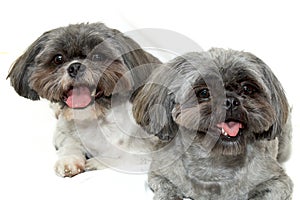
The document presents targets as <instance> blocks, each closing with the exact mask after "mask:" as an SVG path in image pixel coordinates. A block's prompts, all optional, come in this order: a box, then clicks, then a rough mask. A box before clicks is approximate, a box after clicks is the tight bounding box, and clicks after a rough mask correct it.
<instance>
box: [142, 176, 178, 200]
mask: <svg viewBox="0 0 300 200" xmlns="http://www.w3.org/2000/svg"><path fill="white" fill-rule="evenodd" d="M148 180H149V185H150V188H151V189H152V190H153V191H154V197H153V200H183V197H182V195H181V194H178V192H177V191H179V190H178V189H177V187H176V186H175V185H173V184H172V183H171V182H170V181H169V180H168V179H166V178H164V177H163V176H160V175H158V174H155V173H154V172H151V173H150V174H149V178H148Z"/></svg>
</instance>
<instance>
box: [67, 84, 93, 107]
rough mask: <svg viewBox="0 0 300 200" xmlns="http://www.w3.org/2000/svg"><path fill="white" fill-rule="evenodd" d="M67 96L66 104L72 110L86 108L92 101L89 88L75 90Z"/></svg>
mask: <svg viewBox="0 0 300 200" xmlns="http://www.w3.org/2000/svg"><path fill="white" fill-rule="evenodd" d="M67 95H68V98H67V100H66V104H67V105H68V106H69V107H70V108H84V107H86V106H88V105H89V104H90V103H91V101H92V98H91V92H90V89H89V88H87V87H76V88H73V89H72V90H70V91H69V92H68V94H67Z"/></svg>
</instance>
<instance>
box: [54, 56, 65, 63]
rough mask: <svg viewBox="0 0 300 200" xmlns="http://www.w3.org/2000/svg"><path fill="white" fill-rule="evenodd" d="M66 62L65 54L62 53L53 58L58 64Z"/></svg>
mask: <svg viewBox="0 0 300 200" xmlns="http://www.w3.org/2000/svg"><path fill="white" fill-rule="evenodd" d="M64 62H65V60H64V57H63V55H61V54H57V55H56V56H54V58H53V63H54V64H56V65H61V64H63V63H64Z"/></svg>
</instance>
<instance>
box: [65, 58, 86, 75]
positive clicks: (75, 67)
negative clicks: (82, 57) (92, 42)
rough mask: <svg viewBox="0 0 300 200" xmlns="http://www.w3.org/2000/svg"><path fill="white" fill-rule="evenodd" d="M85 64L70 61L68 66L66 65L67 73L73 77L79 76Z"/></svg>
mask: <svg viewBox="0 0 300 200" xmlns="http://www.w3.org/2000/svg"><path fill="white" fill-rule="evenodd" d="M85 68H86V67H85V65H83V64H81V63H79V62H77V63H72V64H71V65H70V66H69V67H68V69H67V70H68V74H69V75H70V76H71V77H72V78H75V77H77V76H80V75H82V74H83V72H84V71H85Z"/></svg>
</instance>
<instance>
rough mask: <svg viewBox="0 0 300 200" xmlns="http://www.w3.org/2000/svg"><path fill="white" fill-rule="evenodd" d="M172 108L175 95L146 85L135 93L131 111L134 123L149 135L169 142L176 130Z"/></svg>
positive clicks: (163, 88)
mask: <svg viewBox="0 0 300 200" xmlns="http://www.w3.org/2000/svg"><path fill="white" fill-rule="evenodd" d="M174 106H175V95H174V94H173V93H172V92H171V91H170V90H169V89H168V88H166V87H164V86H163V85H159V84H155V83H147V84H146V85H145V86H143V87H142V88H141V89H140V90H139V91H138V92H137V94H136V96H135V98H134V100H133V109H132V111H133V115H134V118H135V120H136V122H137V123H138V124H139V125H140V126H141V127H142V128H143V129H145V130H146V131H147V132H148V133H149V134H154V135H156V136H158V137H159V138H160V139H161V140H166V141H170V140H171V139H172V138H174V137H175V135H176V133H177V130H178V126H177V124H176V123H175V122H174V121H173V118H172V110H173V108H174Z"/></svg>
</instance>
